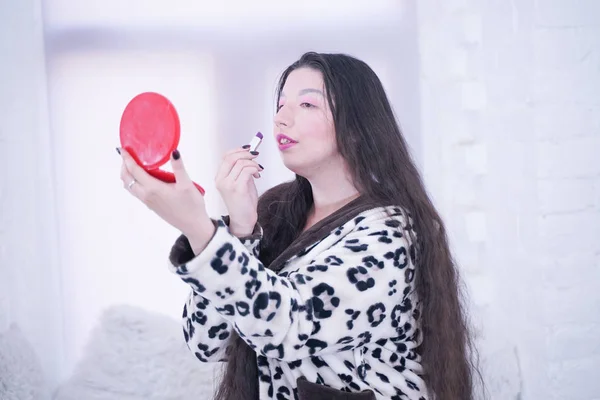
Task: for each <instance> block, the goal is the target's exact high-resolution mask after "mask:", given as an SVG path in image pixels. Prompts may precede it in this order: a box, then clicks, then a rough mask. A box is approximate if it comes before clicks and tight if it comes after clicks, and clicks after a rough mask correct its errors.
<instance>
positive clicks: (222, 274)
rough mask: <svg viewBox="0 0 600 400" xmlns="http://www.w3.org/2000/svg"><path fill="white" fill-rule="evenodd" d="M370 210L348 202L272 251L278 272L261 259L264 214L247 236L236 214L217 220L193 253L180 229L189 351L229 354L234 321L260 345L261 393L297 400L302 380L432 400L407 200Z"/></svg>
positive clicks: (178, 268)
mask: <svg viewBox="0 0 600 400" xmlns="http://www.w3.org/2000/svg"><path fill="white" fill-rule="evenodd" d="M363 209H364V210H363ZM363 209H356V208H355V210H358V211H360V212H358V211H357V212H355V215H350V216H351V218H348V216H349V214H348V210H347V209H346V210H340V211H339V212H337V213H335V215H334V216H332V217H328V218H326V220H325V221H322V222H321V223H318V224H317V225H316V226H314V227H312V228H311V229H309V230H308V231H307V232H305V233H303V234H302V235H300V236H301V238H303V239H304V240H297V241H295V242H294V243H293V244H292V245H291V246H290V247H289V248H288V249H287V250H286V251H284V253H283V254H282V255H281V257H278V259H276V260H275V261H274V263H277V261H278V260H279V262H280V264H281V265H280V268H276V269H275V270H276V271H278V272H274V270H273V269H269V268H265V266H264V265H263V264H262V263H261V262H260V261H259V259H258V258H257V257H258V255H259V252H260V240H261V238H262V228H261V227H260V226H258V224H257V229H255V232H254V234H253V235H252V236H250V237H247V238H242V239H238V238H237V237H235V236H233V235H232V234H231V233H230V232H229V228H228V219H227V218H222V219H220V220H213V223H214V224H215V226H216V232H215V234H214V236H213V238H212V239H211V240H210V242H209V243H208V245H207V247H206V248H205V249H204V250H203V251H202V252H201V253H200V254H199V255H198V256H195V257H194V255H193V253H191V249H190V248H189V242H187V239H186V238H185V237H184V236H182V237H180V238H179V239H178V240H177V242H176V244H175V246H174V247H173V250H172V251H171V257H170V259H171V263H170V265H169V267H170V270H171V271H172V272H174V273H175V274H177V275H178V276H179V277H180V278H181V279H182V280H183V281H184V282H186V283H187V284H188V285H189V286H190V287H191V292H190V295H189V298H188V301H187V303H186V304H185V306H184V310H183V328H184V329H183V334H184V337H185V341H186V343H187V345H188V348H189V349H190V351H191V352H192V353H194V354H195V356H196V357H197V358H198V360H200V361H201V362H216V361H227V356H226V351H225V350H226V345H227V341H228V339H229V336H230V334H231V332H232V330H233V329H235V330H236V332H237V333H238V334H239V336H240V337H241V338H242V339H243V340H244V341H245V342H246V343H248V345H249V346H250V347H251V348H252V349H254V351H256V353H257V363H258V371H259V381H260V382H259V392H260V393H259V396H260V399H261V400H262V399H281V400H283V399H295V400H298V398H299V397H298V380H299V379H303V380H304V379H306V380H307V381H308V382H310V383H317V384H320V385H325V386H328V387H329V388H333V389H337V390H340V391H343V392H350V393H357V392H362V391H365V390H369V391H373V392H374V393H375V398H376V399H378V400H382V399H393V400H408V399H410V400H427V399H428V398H429V397H428V393H427V388H426V385H425V382H424V381H423V379H422V374H423V371H422V367H421V364H420V356H419V354H418V352H417V350H416V348H417V347H418V346H419V344H420V343H421V332H420V330H419V304H418V301H417V298H416V294H415V291H414V279H415V248H414V244H413V243H412V240H411V238H416V233H415V232H414V230H413V227H412V221H411V219H410V217H409V216H408V215H407V213H406V212H404V211H403V210H402V209H400V208H399V207H374V208H369V207H367V208H366V209H365V207H363ZM344 211H345V212H344ZM386 211H387V212H386ZM335 217H337V218H335ZM340 217H341V218H342V219H341V221H343V223H342V224H339V225H336V222H339V221H340ZM316 232H321V234H320V235H319V234H318V233H317V234H316V235H315V233H316ZM322 232H325V233H322ZM311 233H313V234H312V236H311ZM409 233H411V235H409ZM272 264H273V263H272ZM340 398H341V397H340Z"/></svg>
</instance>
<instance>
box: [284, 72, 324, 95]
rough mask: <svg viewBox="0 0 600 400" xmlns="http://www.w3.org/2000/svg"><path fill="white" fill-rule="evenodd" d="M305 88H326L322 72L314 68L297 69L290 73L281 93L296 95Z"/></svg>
mask: <svg viewBox="0 0 600 400" xmlns="http://www.w3.org/2000/svg"><path fill="white" fill-rule="evenodd" d="M303 89H319V90H324V84H323V75H322V74H321V72H320V71H317V70H315V69H312V68H298V69H295V70H294V71H292V72H291V73H290V74H289V75H288V77H287V79H286V81H285V85H284V86H283V91H282V93H281V95H282V96H294V95H297V94H298V92H300V91H301V90H303Z"/></svg>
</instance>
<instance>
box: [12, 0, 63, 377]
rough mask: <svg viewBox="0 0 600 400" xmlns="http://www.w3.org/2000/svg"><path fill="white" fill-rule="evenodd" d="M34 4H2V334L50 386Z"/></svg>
mask: <svg viewBox="0 0 600 400" xmlns="http://www.w3.org/2000/svg"><path fill="white" fill-rule="evenodd" d="M47 101H48V100H47V96H46V71H45V62H44V37H43V25H42V13H41V8H40V1H39V0H22V1H18V2H17V1H13V2H10V4H9V2H2V3H0V333H2V332H4V331H6V329H7V328H8V327H9V326H11V325H12V324H15V325H16V326H17V327H18V329H19V330H20V331H21V332H23V334H24V335H25V340H27V342H28V343H29V345H30V346H32V347H33V348H34V349H35V350H36V352H37V355H38V358H39V362H40V364H41V367H42V368H43V369H44V372H45V373H46V377H47V382H48V384H49V385H50V386H53V385H54V384H56V382H57V381H58V379H59V374H60V370H61V368H62V351H63V347H62V346H63V343H64V342H63V337H62V332H63V330H62V328H63V327H62V311H61V310H62V308H61V306H60V302H61V300H62V298H61V296H60V283H59V265H58V260H59V257H60V255H59V254H58V252H57V237H56V214H55V202H54V187H53V171H52V168H51V159H52V152H51V151H50V136H49V131H48V114H47Z"/></svg>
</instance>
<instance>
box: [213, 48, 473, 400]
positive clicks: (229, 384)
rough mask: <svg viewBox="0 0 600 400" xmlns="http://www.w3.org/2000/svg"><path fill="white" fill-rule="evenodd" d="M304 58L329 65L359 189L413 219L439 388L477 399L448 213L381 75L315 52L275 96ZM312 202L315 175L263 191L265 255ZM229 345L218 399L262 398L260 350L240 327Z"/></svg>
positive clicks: (344, 149)
mask: <svg viewBox="0 0 600 400" xmlns="http://www.w3.org/2000/svg"><path fill="white" fill-rule="evenodd" d="M303 67H304V68H312V69H314V70H317V71H320V72H321V73H322V75H323V80H324V84H325V93H326V95H327V100H328V103H329V106H330V107H331V110H332V113H333V120H334V127H335V132H336V138H337V146H338V150H339V152H340V154H341V155H342V157H343V158H344V160H345V161H346V162H347V164H348V167H349V170H350V173H351V175H352V178H353V180H354V184H355V186H356V187H357V188H358V190H359V191H360V193H361V194H362V195H363V196H367V197H368V198H370V199H375V200H376V201H378V202H380V203H381V204H383V205H386V204H394V205H398V206H401V207H403V208H405V209H406V210H409V212H410V214H411V216H412V218H413V220H414V228H415V231H416V232H417V234H418V236H419V255H418V257H417V260H420V261H418V263H417V265H416V282H415V285H416V291H417V296H418V298H419V300H420V303H421V312H422V316H421V331H422V334H423V340H422V344H421V346H420V348H419V353H420V354H421V359H422V364H423V368H424V376H423V378H424V380H425V382H426V384H427V386H428V390H429V392H430V393H431V395H432V398H434V399H438V400H471V399H473V397H474V395H473V392H474V390H473V381H474V380H473V377H474V373H475V372H476V371H477V369H476V368H475V363H474V362H473V360H475V357H474V356H475V354H476V352H475V351H474V350H475V348H474V346H473V341H472V337H471V335H470V333H469V325H468V321H467V318H466V313H465V308H464V303H463V301H462V300H463V297H462V293H463V291H462V284H461V281H460V279H459V275H458V271H457V269H456V268H455V263H454V261H453V259H452V255H451V253H450V250H449V246H448V239H447V235H446V231H445V228H444V223H443V222H442V219H441V218H440V216H439V214H438V213H437V211H436V210H435V207H434V206H433V204H432V202H431V200H430V199H429V196H428V195H427V192H426V190H425V187H424V185H423V182H422V179H421V176H420V174H419V172H418V170H417V168H416V166H415V163H414V161H413V159H412V157H411V155H410V154H409V151H408V146H407V144H406V142H405V140H404V138H403V136H402V133H401V132H400V128H399V126H398V123H397V121H396V118H395V116H394V113H393V111H392V108H391V106H390V103H389V101H388V98H387V96H386V93H385V91H384V89H383V86H382V84H381V82H380V80H379V78H378V77H377V75H376V74H375V73H374V72H373V70H372V69H371V68H370V67H369V66H368V65H367V64H366V63H364V62H362V61H360V60H358V59H356V58H353V57H351V56H348V55H345V54H321V53H314V52H310V53H306V54H304V55H303V56H302V57H301V58H300V59H299V60H298V61H296V62H295V63H294V64H292V65H291V66H289V67H288V68H287V69H286V70H285V71H284V73H283V74H282V76H281V79H280V81H279V85H278V91H277V96H276V97H277V100H278V101H279V96H280V94H281V91H282V89H283V86H284V84H285V82H286V79H287V77H288V76H289V74H290V73H291V72H292V71H294V70H295V69H298V68H303ZM278 101H277V104H278ZM312 203H313V199H312V191H311V186H310V183H309V182H308V180H306V179H305V178H303V177H301V176H299V175H296V179H295V180H293V181H291V182H286V183H283V184H281V185H278V186H275V187H274V188H272V189H270V190H268V191H266V192H265V193H264V194H263V195H262V196H261V197H260V199H259V202H258V221H259V223H260V224H261V225H262V227H263V231H264V237H263V240H262V242H261V253H260V257H259V258H260V260H261V261H262V262H263V264H265V266H267V267H268V266H269V265H270V264H271V262H272V261H273V260H274V259H275V258H276V257H277V256H278V255H279V254H280V253H281V252H282V251H283V250H284V249H285V248H286V247H288V246H289V245H290V244H291V243H292V241H293V240H294V239H295V238H296V237H297V236H298V235H299V234H300V233H301V232H302V229H303V227H304V225H305V223H306V218H307V214H308V212H309V209H310V208H311V206H312ZM227 354H228V361H227V363H226V366H225V370H224V376H223V379H222V381H221V384H220V387H219V390H218V391H217V393H216V397H215V399H216V400H249V399H258V384H259V381H258V379H259V378H258V367H257V360H256V353H255V352H254V351H253V350H252V349H251V348H250V346H248V345H247V344H246V342H244V340H242V339H241V338H240V337H239V336H238V335H237V333H236V332H235V331H234V334H233V335H232V336H231V339H230V341H229V345H228V349H227Z"/></svg>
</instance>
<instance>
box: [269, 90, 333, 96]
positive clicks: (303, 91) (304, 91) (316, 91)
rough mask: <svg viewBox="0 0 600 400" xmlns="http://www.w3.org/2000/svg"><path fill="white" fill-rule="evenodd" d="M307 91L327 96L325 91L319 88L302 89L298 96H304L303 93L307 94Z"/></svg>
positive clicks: (282, 94)
mask: <svg viewBox="0 0 600 400" xmlns="http://www.w3.org/2000/svg"><path fill="white" fill-rule="evenodd" d="M307 93H316V94H320V95H321V96H323V97H325V95H324V94H323V92H322V91H320V90H319V89H302V90H301V91H299V92H298V96H302V95H303V94H307ZM280 97H285V93H283V92H281V95H280Z"/></svg>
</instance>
